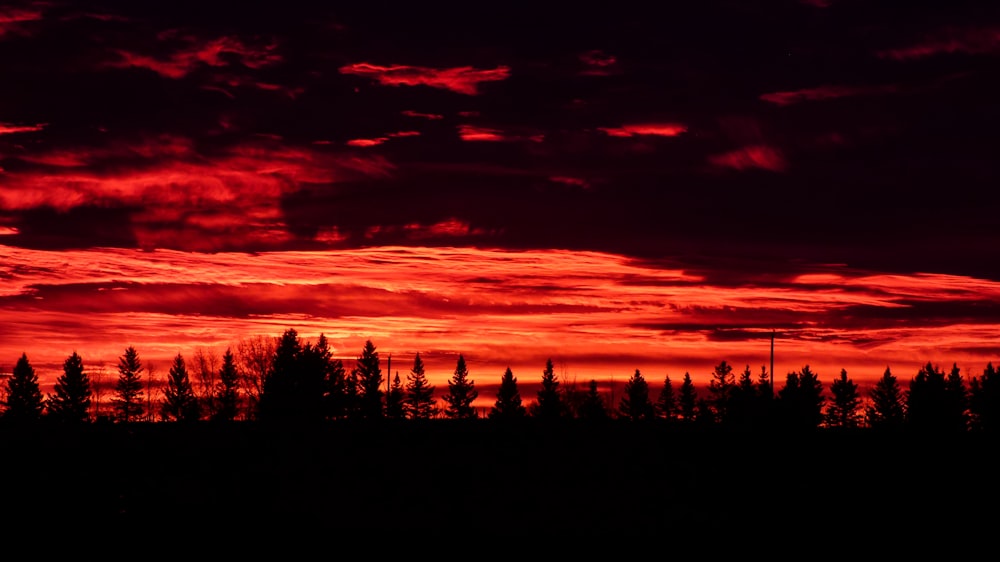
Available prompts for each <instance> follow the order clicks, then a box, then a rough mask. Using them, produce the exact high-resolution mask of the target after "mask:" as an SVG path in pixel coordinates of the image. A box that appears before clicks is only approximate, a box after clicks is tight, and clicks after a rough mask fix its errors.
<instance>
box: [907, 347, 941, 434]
mask: <svg viewBox="0 0 1000 562" xmlns="http://www.w3.org/2000/svg"><path fill="white" fill-rule="evenodd" d="M945 387H946V385H945V375H944V372H942V371H941V370H940V369H938V368H937V366H935V365H932V364H931V363H930V362H928V363H927V364H925V365H924V366H923V367H921V368H920V370H919V371H918V372H917V374H916V376H914V377H913V378H911V379H910V387H909V388H908V389H907V391H906V425H907V427H909V428H910V429H913V430H917V431H937V430H942V429H944V428H946V427H947V426H948V421H947V418H948V393H947V390H946V388H945Z"/></svg>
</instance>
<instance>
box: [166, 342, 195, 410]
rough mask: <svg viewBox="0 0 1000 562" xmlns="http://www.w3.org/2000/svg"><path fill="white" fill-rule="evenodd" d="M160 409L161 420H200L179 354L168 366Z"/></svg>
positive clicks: (185, 368)
mask: <svg viewBox="0 0 1000 562" xmlns="http://www.w3.org/2000/svg"><path fill="white" fill-rule="evenodd" d="M160 408H161V414H162V416H163V418H164V419H167V420H174V421H182V422H194V421H198V419H199V418H201V405H200V404H199V402H198V395H197V394H195V392H194V387H193V386H192V385H191V378H190V376H189V375H188V371H187V364H186V363H185V361H184V357H183V356H182V355H181V354H180V353H178V354H177V355H176V356H175V357H174V361H173V363H172V364H171V365H170V372H169V373H168V374H167V388H166V390H164V391H163V404H162V406H161V407H160Z"/></svg>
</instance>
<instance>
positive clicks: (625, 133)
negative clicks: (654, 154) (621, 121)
mask: <svg viewBox="0 0 1000 562" xmlns="http://www.w3.org/2000/svg"><path fill="white" fill-rule="evenodd" d="M598 129H599V130H601V131H604V132H605V133H607V134H608V136H612V137H634V136H637V135H652V136H658V137H676V136H677V135H680V134H681V133H684V132H687V127H686V126H684V125H680V124H678V123H639V124H634V125H622V126H621V127H598Z"/></svg>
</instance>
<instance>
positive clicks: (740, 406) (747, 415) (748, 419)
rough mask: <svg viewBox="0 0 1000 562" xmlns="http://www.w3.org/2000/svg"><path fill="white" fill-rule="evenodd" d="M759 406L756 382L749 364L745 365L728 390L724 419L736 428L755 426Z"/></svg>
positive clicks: (757, 420)
mask: <svg viewBox="0 0 1000 562" xmlns="http://www.w3.org/2000/svg"><path fill="white" fill-rule="evenodd" d="M759 406H760V396H759V393H758V389H757V383H756V381H755V380H754V376H753V371H752V370H751V369H750V365H747V366H746V367H744V368H743V371H742V372H740V376H739V378H737V379H736V384H735V385H734V386H733V389H732V391H731V392H730V396H729V405H728V407H727V408H726V410H727V412H728V415H727V419H726V420H724V421H725V422H726V423H728V424H730V425H732V426H734V427H738V428H749V427H755V426H756V425H757V424H758V423H759V419H758V418H759V413H758V409H759Z"/></svg>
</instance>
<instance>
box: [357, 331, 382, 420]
mask: <svg viewBox="0 0 1000 562" xmlns="http://www.w3.org/2000/svg"><path fill="white" fill-rule="evenodd" d="M356 370H357V373H358V393H359V396H358V398H359V403H358V407H359V412H358V413H359V414H360V417H361V418H362V419H367V420H372V419H380V418H382V417H385V412H384V411H383V409H382V408H383V405H382V398H383V395H384V394H385V391H383V390H382V368H381V367H380V366H379V357H378V351H376V349H375V344H373V343H372V341H371V340H368V341H366V342H365V346H364V348H363V349H362V350H361V355H360V356H359V357H358V361H357V367H356Z"/></svg>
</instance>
